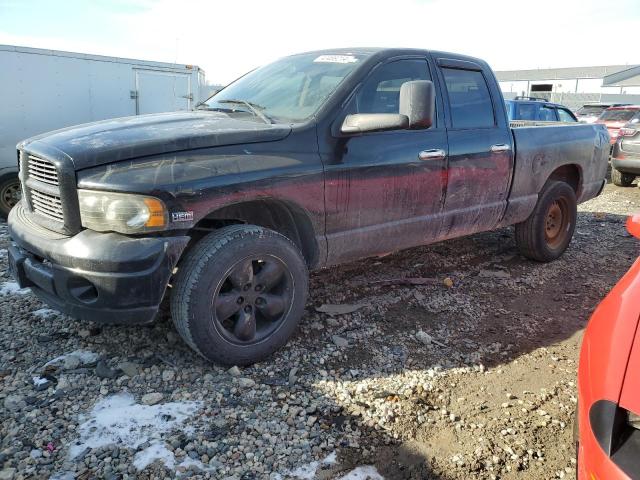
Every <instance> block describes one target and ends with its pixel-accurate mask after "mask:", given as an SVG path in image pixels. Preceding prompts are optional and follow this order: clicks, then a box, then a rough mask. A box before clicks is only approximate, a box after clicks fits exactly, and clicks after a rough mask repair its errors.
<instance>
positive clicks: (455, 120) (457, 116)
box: [442, 68, 495, 128]
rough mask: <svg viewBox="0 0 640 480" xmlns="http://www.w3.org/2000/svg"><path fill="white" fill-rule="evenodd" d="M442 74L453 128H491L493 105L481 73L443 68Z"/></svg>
mask: <svg viewBox="0 0 640 480" xmlns="http://www.w3.org/2000/svg"><path fill="white" fill-rule="evenodd" d="M442 73H443V75H444V81H445V85H446V87H447V93H448V94H449V105H450V106H451V122H452V124H453V128H486V127H493V126H494V125H495V117H494V114H493V104H492V102H491V95H490V94H489V87H488V86H487V82H486V81H485V79H484V75H482V72H477V71H475V70H460V69H454V68H443V69H442Z"/></svg>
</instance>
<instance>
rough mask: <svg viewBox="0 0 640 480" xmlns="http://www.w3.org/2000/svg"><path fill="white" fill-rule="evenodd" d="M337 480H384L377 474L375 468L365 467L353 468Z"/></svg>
mask: <svg viewBox="0 0 640 480" xmlns="http://www.w3.org/2000/svg"><path fill="white" fill-rule="evenodd" d="M338 480H384V477H383V476H382V475H380V474H379V473H378V470H377V469H376V467H374V466H371V465H366V466H364V467H357V468H354V469H353V470H351V471H350V472H349V473H347V474H346V475H344V476H342V477H340V478H339V479H338Z"/></svg>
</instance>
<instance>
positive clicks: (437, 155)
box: [418, 148, 447, 160]
mask: <svg viewBox="0 0 640 480" xmlns="http://www.w3.org/2000/svg"><path fill="white" fill-rule="evenodd" d="M446 156H447V152H445V151H444V150H442V149H440V148H433V149H431V150H422V151H421V152H420V153H419V154H418V158H419V159H420V160H442V159H443V158H445V157H446Z"/></svg>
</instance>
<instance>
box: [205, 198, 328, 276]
mask: <svg viewBox="0 0 640 480" xmlns="http://www.w3.org/2000/svg"><path fill="white" fill-rule="evenodd" d="M242 223H246V224H249V225H258V226H260V227H264V228H268V229H270V230H274V231H276V232H278V233H280V234H282V235H284V236H285V237H287V238H289V239H290V240H291V241H292V242H293V243H295V244H296V245H297V247H298V248H299V249H300V251H301V252H302V255H303V256H304V258H305V261H306V262H307V265H308V266H309V267H313V266H314V265H315V264H316V263H317V262H318V255H319V251H318V244H317V242H316V236H315V231H314V229H313V225H312V223H311V220H310V219H309V216H308V214H307V213H306V212H305V211H304V210H303V209H302V208H300V207H298V206H296V205H292V204H290V203H286V202H283V201H280V200H273V199H261V200H252V201H248V202H242V203H237V204H234V205H228V206H226V207H222V208H220V209H219V210H216V211H214V212H212V213H210V214H209V215H207V216H206V217H205V218H203V219H202V220H200V221H199V222H198V223H197V224H196V225H195V227H194V229H193V233H194V234H195V235H194V237H195V238H194V240H199V238H201V237H202V236H204V235H206V233H208V232H209V231H212V230H215V229H218V228H221V227H224V226H226V225H233V224H242Z"/></svg>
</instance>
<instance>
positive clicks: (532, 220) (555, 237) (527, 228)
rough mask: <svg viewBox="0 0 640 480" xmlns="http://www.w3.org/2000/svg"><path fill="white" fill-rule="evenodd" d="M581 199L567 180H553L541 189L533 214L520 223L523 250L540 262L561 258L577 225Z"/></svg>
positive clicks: (518, 234)
mask: <svg viewBox="0 0 640 480" xmlns="http://www.w3.org/2000/svg"><path fill="white" fill-rule="evenodd" d="M576 218H577V202H576V194H575V192H574V191H573V188H571V186H569V185H568V184H567V183H565V182H560V181H549V182H547V184H546V185H545V187H544V188H543V189H542V191H541V192H540V195H539V197H538V203H536V206H535V208H534V210H533V213H532V214H531V215H530V216H529V218H527V219H526V220H525V221H524V222H521V223H518V224H516V244H517V245H518V249H519V250H520V253H521V254H522V255H524V256H525V257H527V258H530V259H532V260H537V261H538V262H550V261H551V260H555V259H556V258H558V257H560V255H562V254H563V253H564V251H565V250H566V249H567V247H568V246H569V243H570V242H571V238H572V237H573V231H574V230H575V228H576Z"/></svg>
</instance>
